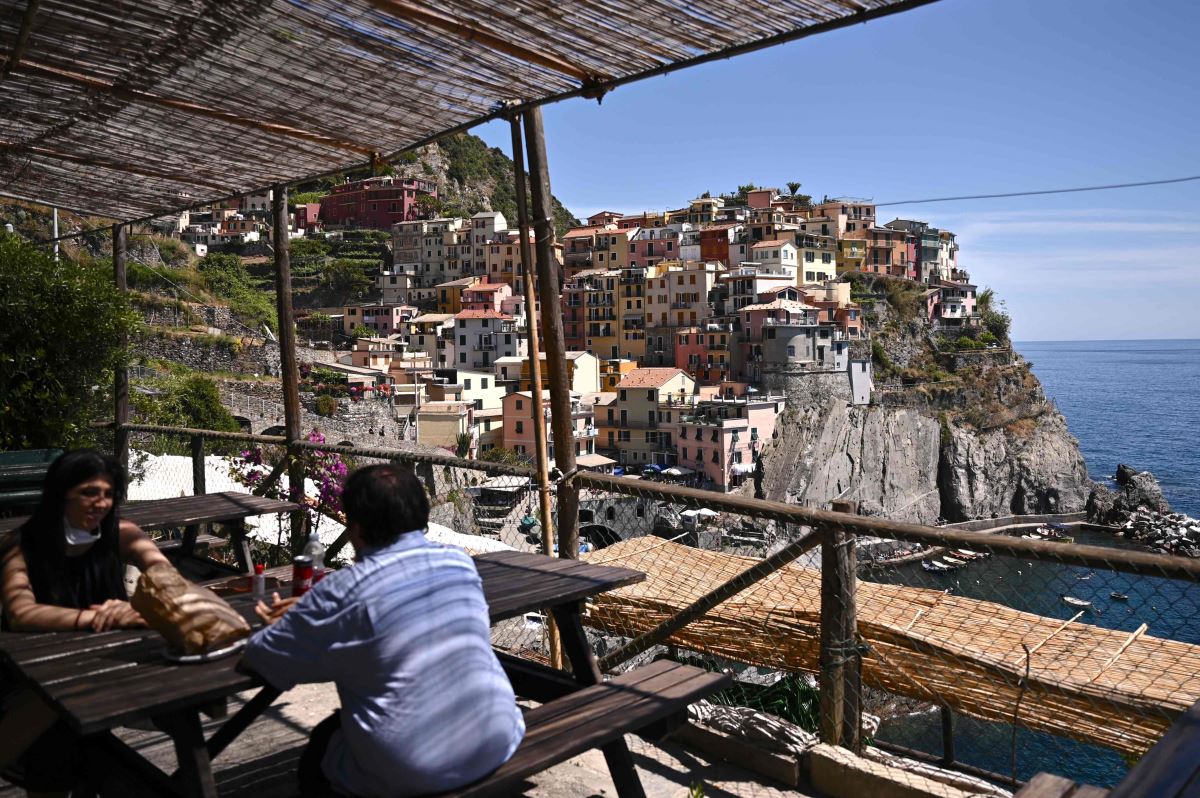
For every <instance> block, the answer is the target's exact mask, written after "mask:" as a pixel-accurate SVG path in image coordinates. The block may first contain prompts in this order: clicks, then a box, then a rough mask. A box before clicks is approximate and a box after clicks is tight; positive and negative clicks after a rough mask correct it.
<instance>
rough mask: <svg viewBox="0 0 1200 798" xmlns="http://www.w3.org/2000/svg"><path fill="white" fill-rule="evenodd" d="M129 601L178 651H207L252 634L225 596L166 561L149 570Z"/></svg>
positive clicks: (194, 652) (188, 652)
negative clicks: (183, 575)
mask: <svg viewBox="0 0 1200 798" xmlns="http://www.w3.org/2000/svg"><path fill="white" fill-rule="evenodd" d="M130 603H131V604H132V605H133V608H134V609H135V610H137V611H138V613H140V614H141V616H142V618H144V619H145V621H146V623H147V624H149V626H150V628H151V629H153V630H154V631H156V632H158V633H159V634H161V635H162V636H163V637H165V638H166V640H167V645H168V646H169V647H170V648H171V650H172V651H174V652H176V653H179V654H185V655H189V654H206V653H208V652H210V651H215V650H217V649H221V648H225V647H226V646H229V645H232V644H233V643H234V642H236V641H237V640H240V639H241V638H243V637H246V636H247V635H249V634H250V624H249V623H247V622H246V619H245V618H243V617H242V616H241V615H239V614H238V613H237V612H236V611H235V610H234V609H233V607H231V606H229V604H228V602H226V601H225V599H223V598H221V597H220V596H218V595H217V594H215V593H213V592H212V591H211V590H209V589H207V588H203V587H199V586H198V585H193V584H192V583H190V582H188V581H187V580H186V579H184V578H183V577H182V576H181V575H180V574H179V572H178V571H176V570H175V568H174V567H172V566H170V565H167V564H165V563H159V564H156V565H152V566H150V567H149V568H147V569H146V571H145V572H144V573H143V574H142V575H141V577H140V578H139V579H138V584H137V589H136V590H135V591H134V593H133V598H132V599H130Z"/></svg>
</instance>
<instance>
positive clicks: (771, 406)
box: [668, 395, 784, 491]
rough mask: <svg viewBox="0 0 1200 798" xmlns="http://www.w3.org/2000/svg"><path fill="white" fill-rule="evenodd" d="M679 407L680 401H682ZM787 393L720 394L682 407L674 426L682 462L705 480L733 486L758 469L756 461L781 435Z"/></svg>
mask: <svg viewBox="0 0 1200 798" xmlns="http://www.w3.org/2000/svg"><path fill="white" fill-rule="evenodd" d="M677 407H678V406H677ZM783 407H784V399H783V397H769V396H765V397H755V396H753V395H742V396H737V397H729V398H725V397H717V398H714V399H705V400H700V401H698V402H695V403H694V404H692V405H690V406H688V407H686V409H685V408H683V407H680V408H679V412H678V413H677V419H676V421H675V422H674V423H673V424H671V425H668V426H669V429H670V430H671V432H672V433H673V437H674V440H675V450H676V453H677V457H678V460H677V461H676V462H677V465H678V466H679V467H681V468H687V469H690V470H692V471H695V472H696V473H697V474H698V475H699V477H700V479H699V480H698V481H699V482H700V483H701V484H703V485H706V486H710V487H712V488H714V489H716V490H720V491H728V490H730V489H731V488H734V487H737V486H738V485H740V484H741V483H742V482H744V481H745V480H746V479H747V478H748V477H750V475H752V474H753V473H754V469H755V463H756V462H757V461H758V458H759V457H760V456H761V455H762V452H763V450H764V449H765V448H766V446H767V444H768V443H769V442H770V441H771V440H772V438H773V437H774V436H775V425H776V422H777V421H778V419H779V415H780V413H781V412H782V411H783Z"/></svg>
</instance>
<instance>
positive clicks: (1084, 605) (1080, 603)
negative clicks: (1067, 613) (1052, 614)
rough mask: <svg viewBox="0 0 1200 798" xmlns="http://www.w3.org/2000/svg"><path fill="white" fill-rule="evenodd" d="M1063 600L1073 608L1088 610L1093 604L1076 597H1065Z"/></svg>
mask: <svg viewBox="0 0 1200 798" xmlns="http://www.w3.org/2000/svg"><path fill="white" fill-rule="evenodd" d="M1062 600H1063V601H1064V602H1066V603H1067V604H1070V605H1071V606H1072V607H1079V608H1081V609H1088V608H1090V607H1091V606H1092V602H1090V601H1088V600H1087V599H1081V598H1075V597H1074V596H1067V595H1064V596H1063V597H1062Z"/></svg>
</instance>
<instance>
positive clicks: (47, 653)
mask: <svg viewBox="0 0 1200 798" xmlns="http://www.w3.org/2000/svg"><path fill="white" fill-rule="evenodd" d="M475 563H476V567H477V569H478V571H479V574H480V576H481V577H482V580H483V591H484V595H485V596H486V598H487V602H488V608H489V612H490V615H491V620H492V622H493V623H495V622H498V621H502V620H505V619H508V618H514V617H516V616H519V615H523V614H524V613H526V612H530V611H533V610H540V609H544V608H547V607H549V608H552V610H553V612H554V614H555V618H556V619H557V620H558V622H559V624H560V629H561V630H562V635H563V641H564V648H565V649H566V651H567V654H568V657H569V658H570V660H571V664H572V667H573V671H574V674H575V678H576V680H577V685H578V687H581V688H582V687H585V686H587V685H590V684H594V683H595V682H597V681H599V671H598V670H597V668H596V664H595V659H594V658H593V657H592V654H591V650H590V648H589V647H588V646H587V642H586V637H585V636H584V632H583V625H582V622H581V617H580V612H581V608H582V600H583V599H585V598H587V597H590V596H594V595H597V594H599V593H603V592H605V591H608V590H613V589H615V588H618V587H623V586H625V585H630V584H634V583H636V582H640V581H642V580H643V579H644V578H645V575H644V574H642V573H641V572H639V571H634V570H631V569H628V568H614V567H609V566H602V565H589V564H587V563H583V562H579V561H577V560H561V559H553V558H550V557H545V556H542V555H538V554H526V553H522V552H500V553H494V554H483V555H479V556H478V557H476V558H475ZM230 603H231V604H232V605H233V606H234V607H235V608H236V609H237V610H238V611H239V612H241V613H242V615H243V616H244V617H246V618H247V619H248V620H250V622H251V624H252V625H254V626H256V627H257V626H261V624H260V623H259V622H258V619H257V618H256V617H255V616H254V614H253V606H252V604H253V602H252V599H251V598H250V597H249V596H236V597H234V598H233V599H231V600H230ZM164 654H165V644H164V641H163V639H162V637H160V636H159V635H158V634H157V633H155V632H153V631H150V630H119V631H113V632H104V633H99V634H95V633H87V632H48V633H41V634H20V633H11V632H9V633H0V658H2V659H3V660H5V661H6V662H7V663H8V664H9V665H11V666H12V667H13V668H15V669H16V671H17V672H18V673H19V674H20V675H21V676H22V677H23V678H24V679H25V680H26V681H27V682H28V683H29V684H30V685H32V686H33V687H34V689H35V690H36V691H37V692H38V694H39V695H40V696H41V697H42V698H44V699H45V700H46V701H47V702H48V703H49V704H50V705H51V706H52V707H54V709H56V710H57V711H58V713H59V715H60V717H61V718H62V719H63V720H64V721H66V723H67V724H68V725H69V726H70V727H71V728H72V729H73V730H74V731H76V732H78V733H79V734H81V735H86V736H87V737H86V739H87V741H88V743H89V747H90V748H91V749H92V750H102V751H104V752H105V754H106V757H105V758H104V760H103V765H104V766H107V767H114V766H116V767H120V768H121V769H123V770H125V771H126V772H130V771H132V772H134V773H136V774H139V775H140V776H141V778H142V779H143V780H144V781H147V782H148V783H149V784H150V785H151V786H152V788H153V789H154V790H155V791H156V792H160V793H171V794H185V795H195V796H215V795H216V786H215V783H214V780H213V774H212V765H211V760H212V758H213V757H216V756H217V755H218V754H220V753H221V751H222V750H224V749H225V747H226V746H228V745H229V744H230V743H231V742H232V741H233V740H234V739H235V738H236V737H237V736H238V734H240V733H241V732H242V731H244V730H245V729H246V727H248V726H249V725H250V723H252V722H253V721H254V719H255V718H256V717H257V716H258V715H259V714H260V713H261V712H262V711H263V710H265V709H266V708H267V707H268V706H269V705H270V704H271V702H272V701H274V700H275V698H276V697H277V696H278V695H279V693H278V691H276V690H275V689H274V688H272V687H270V686H269V685H266V683H265V682H264V681H263V680H262V679H261V678H260V677H258V676H256V675H254V674H250V673H246V672H243V671H240V670H238V669H237V664H238V662H239V658H238V657H229V658H225V659H221V660H217V661H214V662H208V663H204V664H199V665H177V664H173V663H170V662H168V661H167V660H166V659H165V657H164ZM547 670H548V669H547ZM553 673H555V674H558V677H557V678H558V679H559V680H560V683H559V685H558V686H557V687H554V688H552V689H553V690H555V691H559V692H565V690H566V689H567V688H565V687H563V685H562V684H561V679H562V676H563V675H562V674H561V672H558V671H555V672H553ZM536 677H537V674H536V673H534V674H533V675H532V676H531V674H530V673H529V672H525V673H523V674H522V675H521V678H522V679H525V680H530V679H532V680H533V681H536ZM549 678H553V677H549ZM568 681H569V677H568ZM256 687H257V688H260V689H259V692H258V693H257V694H256V695H255V696H254V697H253V698H251V700H250V701H249V702H248V703H246V704H245V705H244V706H243V707H242V708H241V709H240V710H239V711H238V712H237V714H235V715H234V716H233V717H231V718H229V719H228V720H227V721H226V722H225V723H224V724H223V725H222V726H221V727H220V728H219V729H218V730H217V731H216V732H214V733H213V734H212V736H211V737H209V738H208V739H207V740H205V739H204V737H203V732H202V728H201V725H200V712H201V710H203V709H205V708H206V707H208V706H211V705H212V704H213V703H214V702H219V701H221V700H223V699H225V698H227V697H228V696H231V695H233V694H235V693H239V692H242V691H244V690H250V689H254V688H256ZM144 719H152V720H154V721H155V722H156V723H157V724H158V725H159V726H160V728H163V729H164V730H165V731H166V732H167V733H168V734H169V735H170V736H171V738H172V740H173V741H174V744H175V751H176V755H177V757H178V760H179V770H178V771H177V773H176V774H174V775H173V776H169V775H168V774H166V773H165V772H163V771H161V770H159V769H158V768H156V767H155V766H154V765H152V764H151V763H149V762H148V761H146V760H145V759H144V758H143V757H142V756H141V755H140V754H139V753H138V752H137V751H135V750H133V749H132V748H130V747H129V746H127V745H126V744H125V743H124V742H122V741H121V740H120V739H118V738H117V737H116V736H115V735H114V734H113V733H112V729H114V728H116V727H118V726H121V725H123V724H127V723H130V722H133V721H138V720H144ZM589 747H590V746H589ZM585 750H586V749H585ZM602 750H603V751H604V753H605V756H606V758H607V759H608V761H609V766H610V768H611V769H612V770H613V778H614V781H615V782H616V783H617V785H618V788H619V789H620V791H621V794H622V795H636V794H640V792H641V788H640V784H637V775H636V773H635V772H634V770H633V762H632V758H631V757H630V755H629V751H628V748H626V747H625V743H624V741H623V740H620V741H618V742H612V743H606V744H605V745H604V746H603V748H602ZM631 779H632V781H633V783H634V785H636V788H630V787H629V786H628V785H629V781H630V780H631ZM622 785H625V787H624V788H622Z"/></svg>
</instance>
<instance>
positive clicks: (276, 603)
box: [254, 593, 300, 626]
mask: <svg viewBox="0 0 1200 798" xmlns="http://www.w3.org/2000/svg"><path fill="white" fill-rule="evenodd" d="M299 600H300V596H292V597H291V598H280V597H279V594H278V593H272V594H271V605H270V606H269V607H268V606H267V604H266V602H263V601H260V602H258V604H257V605H256V606H255V607H254V612H255V614H256V615H258V617H259V618H262V622H263V623H265V624H266V625H267V626H270V625H271V624H273V623H275V622H276V621H278V620H279V619H280V618H282V617H283V614H284V613H285V612H287V611H288V609H289V608H290V607H291V606H292V605H293V604H295V603H296V602H297V601H299Z"/></svg>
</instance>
